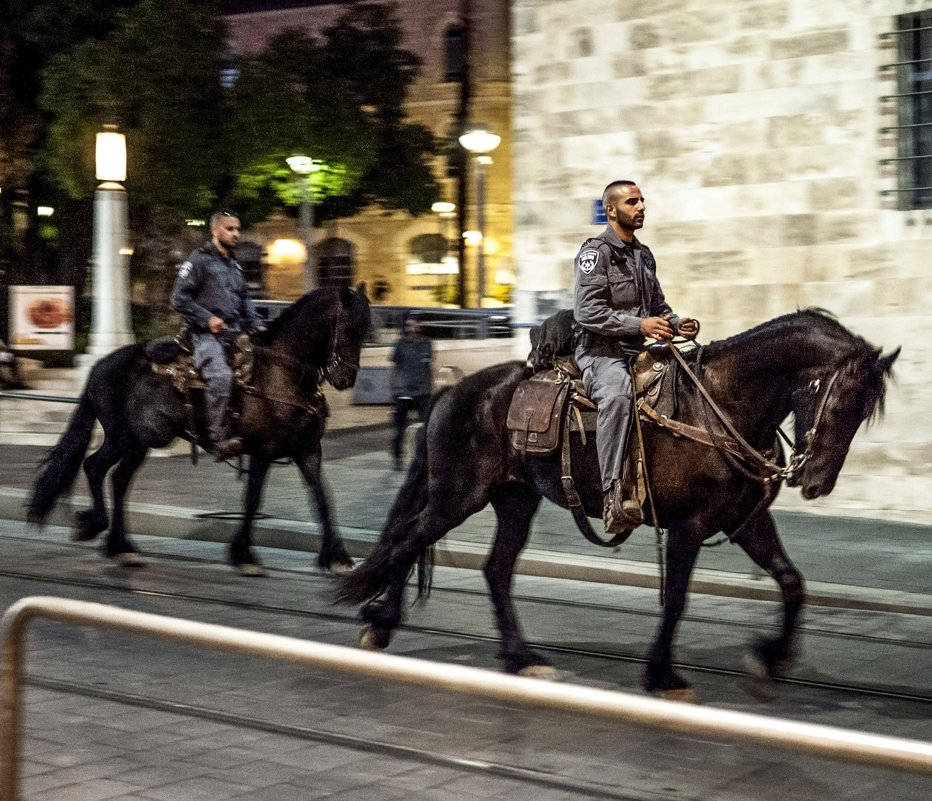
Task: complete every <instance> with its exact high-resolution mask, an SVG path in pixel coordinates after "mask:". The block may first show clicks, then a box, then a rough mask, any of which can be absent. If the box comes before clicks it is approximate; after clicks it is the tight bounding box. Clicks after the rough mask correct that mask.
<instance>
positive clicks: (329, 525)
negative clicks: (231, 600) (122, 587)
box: [28, 286, 370, 575]
mask: <svg viewBox="0 0 932 801" xmlns="http://www.w3.org/2000/svg"><path fill="white" fill-rule="evenodd" d="M369 325H370V312H369V301H368V299H367V298H366V294H365V288H364V287H362V286H360V288H359V289H356V290H353V289H349V288H343V289H336V288H328V289H318V290H315V291H314V292H310V293H308V294H306V295H304V296H303V297H302V298H300V299H299V300H298V301H296V302H295V303H293V304H292V305H291V306H289V307H287V308H286V309H285V310H284V311H283V312H282V314H281V315H280V316H279V317H278V318H276V319H275V320H274V321H272V322H271V323H270V324H269V326H268V330H267V331H265V332H263V333H260V334H256V335H255V336H254V341H253V347H254V352H255V365H254V369H253V376H252V381H251V388H250V390H249V391H248V392H246V393H244V394H243V395H242V398H241V402H240V410H239V412H240V415H239V420H238V423H237V432H238V433H239V434H240V435H241V436H242V437H243V445H244V451H245V453H247V454H248V455H249V477H248V481H247V485H246V493H245V501H244V519H243V523H242V525H241V526H240V528H239V531H238V532H237V534H236V535H235V536H234V538H233V540H232V542H231V543H230V547H229V560H230V562H231V564H233V565H234V566H235V567H237V568H238V569H239V570H240V571H241V572H242V573H244V574H247V575H250V574H261V572H262V569H261V567H260V565H259V560H258V558H257V556H256V555H255V553H254V552H253V550H252V547H251V544H252V539H251V537H252V522H253V519H254V517H255V514H256V512H257V511H258V508H259V503H260V500H261V497H262V487H263V484H264V483H265V479H266V475H267V473H268V470H269V467H270V465H271V464H272V462H274V461H275V460H278V459H291V460H293V461H294V462H295V464H296V465H297V467H298V469H299V470H300V471H301V473H302V475H303V476H304V479H305V481H306V482H307V484H308V485H309V487H310V488H311V490H312V492H313V493H314V499H315V501H316V505H317V510H318V515H319V519H320V525H321V529H322V542H321V547H320V551H319V554H318V565H319V566H320V567H321V568H323V569H329V570H340V569H343V568H349V567H351V566H352V564H353V563H352V560H351V559H350V557H349V555H348V554H347V552H346V549H345V547H344V545H343V541H342V539H341V537H340V535H339V533H338V532H337V530H336V529H335V527H334V525H333V521H332V519H331V513H330V503H329V499H328V496H327V490H326V487H325V485H324V483H323V480H322V476H321V458H322V454H321V444H320V440H321V437H322V436H323V433H324V424H325V420H326V416H327V410H326V402H325V401H324V398H323V395H322V394H321V385H322V383H323V381H324V380H325V379H326V380H327V381H329V382H330V384H332V385H333V386H334V387H335V388H336V389H338V390H342V389H347V388H349V387H352V386H353V384H354V383H355V382H356V374H357V371H358V369H359V353H360V350H361V348H362V345H363V342H364V340H365V337H366V334H367V333H368V330H369ZM189 418H190V415H189V413H188V411H187V410H186V407H185V400H184V397H183V396H182V395H181V394H180V393H179V392H178V391H176V389H175V388H174V387H173V386H172V384H171V381H170V379H169V378H168V377H167V376H165V375H157V374H156V373H155V372H153V369H152V363H151V361H150V359H149V358H148V357H147V355H146V349H145V347H144V346H142V345H127V346H125V347H123V348H120V349H119V350H116V351H114V352H113V353H111V354H110V355H109V356H106V357H104V358H103V359H102V360H101V361H99V362H98V363H97V364H96V365H94V367H93V369H92V370H91V372H90V374H89V376H88V379H87V383H86V385H85V387H84V391H83V393H82V395H81V397H80V399H79V402H78V407H77V409H76V411H75V413H74V415H73V416H72V418H71V422H70V423H69V425H68V428H67V430H66V431H65V433H64V434H63V435H62V437H61V439H60V440H59V442H58V444H57V445H56V446H55V447H54V448H52V449H51V450H50V451H49V453H48V454H47V455H46V457H45V459H44V460H43V463H42V465H41V467H40V469H39V473H38V476H37V478H36V480H35V483H34V485H33V490H32V497H31V500H30V503H29V510H28V517H29V520H30V521H33V522H42V521H44V520H45V519H46V518H47V516H48V515H49V513H50V512H51V510H52V509H53V507H54V505H55V503H56V501H57V500H58V498H59V497H60V496H61V495H62V494H63V493H65V492H67V491H68V490H69V489H70V488H71V486H72V484H73V483H74V480H75V478H76V477H77V474H78V471H79V469H80V468H81V465H82V464H83V465H84V472H85V474H86V475H87V480H88V484H89V486H90V491H91V496H92V498H93V506H92V507H91V508H90V509H87V510H85V511H81V512H78V513H77V515H76V516H75V517H76V520H75V533H74V539H76V540H92V539H94V538H95V537H96V536H97V535H98V534H100V533H101V532H103V531H106V530H107V529H108V528H109V532H108V533H107V538H106V542H105V545H104V553H105V555H106V556H108V557H110V558H113V559H116V560H118V561H120V562H121V563H122V564H125V565H127V566H135V565H138V564H140V563H141V560H140V558H139V556H138V551H137V548H136V546H135V545H134V544H133V543H132V541H131V540H130V538H129V536H128V534H127V531H126V524H125V520H124V504H125V502H126V496H127V492H128V490H129V487H130V483H131V481H132V479H133V476H134V474H135V473H136V471H137V470H138V469H139V468H140V466H141V465H142V463H143V460H144V459H145V458H146V454H147V453H148V451H149V449H150V448H160V447H164V446H166V445H168V444H169V443H170V442H171V441H172V440H174V439H175V438H176V437H185V438H187V439H190V438H191V434H190V433H189V429H190V427H191V420H190V419H189ZM95 421H99V422H100V424H101V426H102V428H103V432H104V440H103V444H102V445H101V446H100V448H99V449H98V450H97V451H96V452H94V453H92V454H91V455H90V456H88V457H87V458H85V453H86V451H87V449H88V446H89V444H90V441H91V436H92V433H93V429H94V424H95ZM194 422H195V426H194V430H197V429H198V428H199V427H200V428H203V424H202V422H201V423H200V425H199V424H198V422H199V421H197V420H195V421H194ZM111 469H112V470H113V476H112V485H113V513H112V517H111V516H108V514H107V508H106V506H105V502H104V480H105V479H106V477H107V474H108V473H109V472H110V471H111Z"/></svg>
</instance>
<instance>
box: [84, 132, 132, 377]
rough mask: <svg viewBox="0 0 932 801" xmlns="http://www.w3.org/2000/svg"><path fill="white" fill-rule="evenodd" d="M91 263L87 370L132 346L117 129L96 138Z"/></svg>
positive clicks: (121, 145) (122, 159)
mask: <svg viewBox="0 0 932 801" xmlns="http://www.w3.org/2000/svg"><path fill="white" fill-rule="evenodd" d="M96 155H97V158H96V166H97V170H96V175H97V180H98V181H100V182H101V183H100V184H99V185H98V187H97V190H96V191H95V192H94V244H93V257H92V288H93V297H94V301H93V306H92V309H91V335H90V340H89V342H88V348H87V353H86V354H85V358H84V361H85V364H86V366H88V367H89V366H90V365H92V364H93V363H94V362H96V361H97V360H98V359H100V358H101V357H103V356H106V355H107V354H108V353H110V352H111V351H113V350H116V349H117V348H119V347H122V346H123V345H130V344H132V343H133V341H134V340H133V329H132V323H131V314H130V300H129V254H130V252H131V251H130V249H129V247H128V244H127V231H128V229H129V225H128V219H129V216H128V213H127V200H126V190H125V189H124V188H123V184H122V183H121V182H122V181H125V180H126V137H125V136H124V135H123V134H121V133H117V131H116V128H115V126H112V125H105V126H104V130H103V131H101V132H100V133H98V134H97V153H96Z"/></svg>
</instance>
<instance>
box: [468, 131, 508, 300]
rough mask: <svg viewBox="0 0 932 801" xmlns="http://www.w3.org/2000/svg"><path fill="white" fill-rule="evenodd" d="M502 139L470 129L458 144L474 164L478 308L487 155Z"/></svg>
mask: <svg viewBox="0 0 932 801" xmlns="http://www.w3.org/2000/svg"><path fill="white" fill-rule="evenodd" d="M501 141H502V138H501V137H500V136H498V135H496V134H494V133H492V132H491V131H489V130H487V129H486V128H484V127H481V126H480V127H476V128H472V129H470V130H469V131H467V132H466V133H464V134H463V135H462V136H461V137H460V144H461V145H462V146H463V147H465V148H466V149H467V150H468V151H469V152H470V153H472V155H473V156H475V159H474V160H475V162H476V227H477V228H478V229H479V250H478V254H477V256H476V292H477V295H478V301H479V302H478V304H477V305H478V306H481V305H482V299H483V298H484V297H485V194H486V189H485V181H486V170H488V167H489V165H490V164H491V163H492V157H491V156H489V155H488V154H489V153H491V152H492V151H493V150H495V148H497V147H498V146H499V143H500V142H501Z"/></svg>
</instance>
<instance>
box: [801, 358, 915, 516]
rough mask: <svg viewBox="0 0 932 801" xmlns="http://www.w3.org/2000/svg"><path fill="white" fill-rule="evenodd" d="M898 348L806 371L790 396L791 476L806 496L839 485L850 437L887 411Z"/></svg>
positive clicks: (828, 491)
mask: <svg viewBox="0 0 932 801" xmlns="http://www.w3.org/2000/svg"><path fill="white" fill-rule="evenodd" d="M899 354H900V349H899V348H897V349H896V350H895V351H894V352H893V353H891V354H889V355H888V356H881V353H880V351H879V350H874V349H873V348H869V349H866V350H864V351H862V352H859V353H856V354H855V355H853V356H851V357H849V358H848V359H846V360H843V361H841V362H840V363H839V364H836V365H831V366H826V367H821V368H818V369H816V368H813V369H811V370H807V371H805V373H804V375H803V379H804V380H803V383H802V385H801V386H800V387H798V388H797V389H796V391H795V392H794V393H793V396H792V407H793V415H794V418H795V421H796V424H795V439H796V444H795V450H796V452H797V459H799V462H800V464H799V466H798V469H796V470H794V471H792V473H791V475H790V476H789V477H788V479H787V484H789V485H790V486H794V487H795V486H799V487H800V488H801V489H800V491H801V492H802V495H803V497H804V498H806V499H807V500H812V499H813V498H818V497H820V496H822V495H828V494H829V493H830V492H831V491H832V490H833V489H834V487H835V481H836V480H837V479H838V473H839V472H840V471H841V468H842V465H843V464H844V462H845V458H846V457H847V455H848V449H849V448H850V446H851V441H852V439H854V435H855V433H856V432H857V430H858V428H859V427H860V425H861V423H862V422H864V421H865V420H867V419H868V418H870V417H872V416H873V415H875V414H878V413H880V412H882V411H883V401H884V393H885V391H886V380H887V378H888V376H890V374H891V369H892V367H893V362H894V361H896V358H897V356H899Z"/></svg>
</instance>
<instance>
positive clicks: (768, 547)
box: [733, 510, 805, 680]
mask: <svg viewBox="0 0 932 801" xmlns="http://www.w3.org/2000/svg"><path fill="white" fill-rule="evenodd" d="M733 539H734V541H735V542H737V543H738V545H740V546H741V547H742V548H743V549H744V552H745V553H746V554H747V555H748V556H750V557H751V559H753V560H754V563H755V564H757V565H758V566H759V567H761V568H762V569H763V570H765V571H766V572H767V573H768V574H769V575H770V576H771V577H772V578H773V579H774V580H775V581H776V582H777V584H778V585H779V586H780V592H781V593H782V594H783V624H782V626H781V628H780V634H779V636H777V637H771V638H763V637H762V638H761V639H760V640H759V641H758V643H757V645H756V646H755V647H754V654H753V657H752V658H751V659H750V660H749V667H750V668H751V670H752V673H754V675H755V676H756V677H758V678H765V679H768V680H769V679H773V678H774V677H776V676H779V675H780V672H781V669H782V668H783V667H784V666H785V665H786V663H787V662H789V660H790V659H791V658H792V645H793V635H794V633H795V631H796V620H797V618H798V617H799V611H800V609H801V608H802V605H803V600H804V595H805V588H804V584H803V577H802V574H801V573H800V572H799V570H797V569H796V566H795V565H794V564H793V563H792V562H791V561H790V559H789V557H788V556H787V555H786V551H784V550H783V545H782V543H781V542H780V536H779V534H777V526H776V524H775V523H774V519H773V515H771V514H770V512H769V511H766V510H765V511H763V512H761V513H760V514H758V515H755V516H754V517H753V518H751V519H750V520H748V521H747V522H746V523H745V524H744V525H742V526H741V528H740V529H738V531H737V532H735V534H734V535H733Z"/></svg>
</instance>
